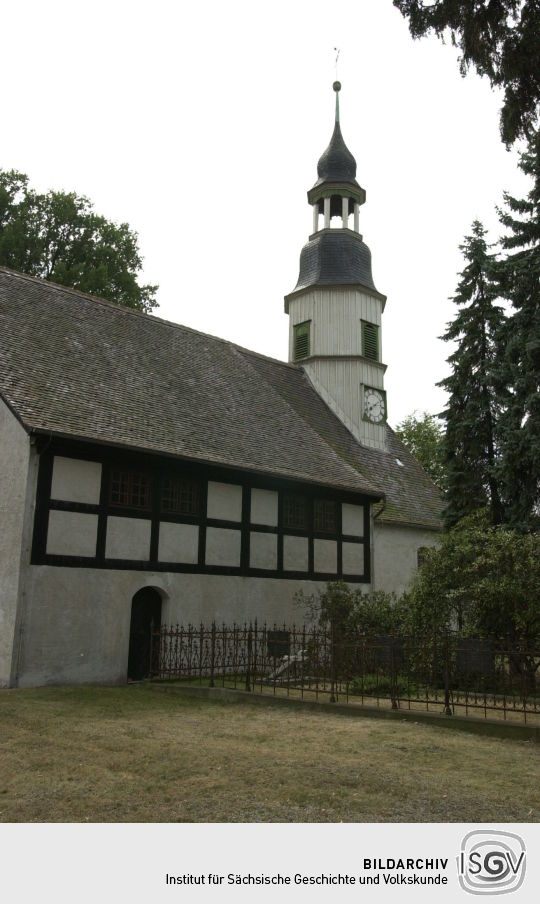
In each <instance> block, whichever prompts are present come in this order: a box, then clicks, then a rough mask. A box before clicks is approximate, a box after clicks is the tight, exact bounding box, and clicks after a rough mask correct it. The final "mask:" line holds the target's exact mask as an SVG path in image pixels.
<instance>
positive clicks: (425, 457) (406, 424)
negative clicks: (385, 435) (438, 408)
mask: <svg viewBox="0 0 540 904" xmlns="http://www.w3.org/2000/svg"><path fill="white" fill-rule="evenodd" d="M395 433H396V435H397V436H399V438H400V439H401V441H402V442H403V443H404V445H405V446H407V449H409V451H410V452H411V453H412V454H413V455H414V457H415V458H416V459H417V460H418V461H419V462H420V464H421V465H422V467H423V469H424V471H425V472H426V474H429V476H430V477H431V479H432V480H433V482H434V483H436V484H437V486H438V487H440V489H441V490H445V489H446V467H445V464H444V458H443V428H442V424H441V422H440V420H439V419H438V418H437V417H435V415H433V414H428V413H427V411H424V412H423V413H421V414H420V413H418V412H416V411H414V412H413V413H412V414H409V415H408V416H407V417H406V418H404V419H403V420H402V421H401V423H400V424H398V425H397V427H396V428H395Z"/></svg>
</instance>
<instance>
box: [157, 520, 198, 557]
mask: <svg viewBox="0 0 540 904" xmlns="http://www.w3.org/2000/svg"><path fill="white" fill-rule="evenodd" d="M158 559H159V561H160V562H182V563H185V564H188V565H193V564H196V563H197V562H198V561H199V528H198V526H197V525H196V524H173V523H172V522H169V521H162V522H161V523H160V525H159V546H158Z"/></svg>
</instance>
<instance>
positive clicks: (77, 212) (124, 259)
mask: <svg viewBox="0 0 540 904" xmlns="http://www.w3.org/2000/svg"><path fill="white" fill-rule="evenodd" d="M0 265H1V266H5V267H11V268H12V269H13V270H19V271H20V272H22V273H28V274H30V275H31V276H40V277H42V278H43V279H47V280H51V281H53V282H57V283H61V284H62V285H65V286H70V287H71V288H74V289H80V290H81V291H83V292H88V293H89V294H90V295H97V296H100V297H101V298H106V299H108V300H109V301H113V302H115V303H116V304H121V305H124V306H126V307H129V308H136V309H138V310H141V311H146V312H148V311H150V310H151V309H152V308H153V307H155V305H156V303H157V302H156V300H155V294H156V291H157V286H152V285H139V283H138V282H137V274H138V272H139V271H140V269H141V266H142V259H141V255H140V253H139V248H138V239H137V234H136V233H135V232H133V230H131V229H130V228H129V226H128V225H127V223H121V224H116V223H112V222H111V221H109V220H107V219H105V217H102V216H99V215H98V214H96V213H95V211H94V208H93V206H92V204H91V202H90V201H89V200H88V199H87V198H85V197H82V196H79V195H76V194H74V193H73V192H71V193H64V192H55V191H49V192H47V193H46V194H39V193H38V192H36V191H34V190H33V189H31V188H30V187H29V184H28V177H27V176H25V175H24V174H23V173H18V172H16V171H15V170H11V171H4V170H0Z"/></svg>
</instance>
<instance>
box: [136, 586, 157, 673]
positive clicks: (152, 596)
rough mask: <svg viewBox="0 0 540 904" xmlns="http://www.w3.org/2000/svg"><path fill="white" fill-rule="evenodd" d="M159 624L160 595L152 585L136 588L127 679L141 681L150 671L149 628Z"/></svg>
mask: <svg viewBox="0 0 540 904" xmlns="http://www.w3.org/2000/svg"><path fill="white" fill-rule="evenodd" d="M152 622H153V623H154V626H155V627H159V625H161V596H160V595H159V593H158V592H157V590H154V589H153V588H152V587H143V589H142V590H138V591H137V593H136V594H135V596H134V597H133V600H132V602H131V625H130V629H129V657H128V681H142V679H143V678H147V677H148V675H149V673H150V643H151V641H150V628H151V625H152Z"/></svg>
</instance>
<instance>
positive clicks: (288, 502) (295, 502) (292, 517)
mask: <svg viewBox="0 0 540 904" xmlns="http://www.w3.org/2000/svg"><path fill="white" fill-rule="evenodd" d="M307 514H308V513H307V500H306V499H305V497H304V496H288V495H287V496H284V497H283V526H284V527H288V528H292V529H293V530H307Z"/></svg>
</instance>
